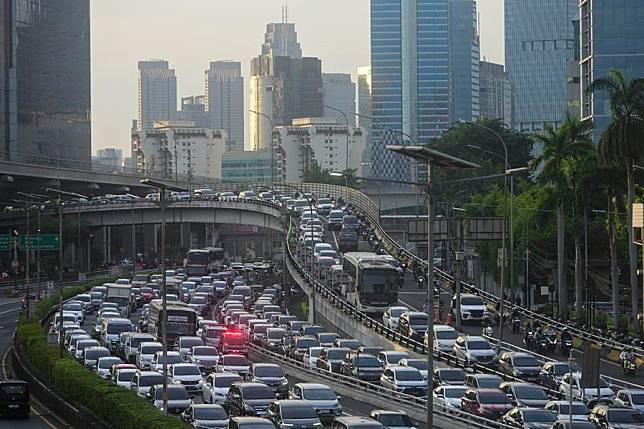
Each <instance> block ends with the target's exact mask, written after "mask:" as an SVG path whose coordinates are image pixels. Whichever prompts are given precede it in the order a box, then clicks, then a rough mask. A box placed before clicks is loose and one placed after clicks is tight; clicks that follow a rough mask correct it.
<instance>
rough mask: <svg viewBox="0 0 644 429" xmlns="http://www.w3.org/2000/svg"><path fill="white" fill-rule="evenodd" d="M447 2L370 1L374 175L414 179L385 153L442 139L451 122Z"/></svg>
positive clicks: (406, 167) (402, 163)
mask: <svg viewBox="0 0 644 429" xmlns="http://www.w3.org/2000/svg"><path fill="white" fill-rule="evenodd" d="M448 3H449V2H448V0H371V73H372V88H371V89H372V94H371V97H372V118H373V124H372V142H371V145H372V147H371V150H370V152H371V154H372V160H371V162H372V174H373V176H375V177H382V178H387V179H394V180H405V179H409V178H410V177H411V175H412V174H411V173H412V172H411V165H410V163H409V161H408V160H407V159H406V158H404V157H402V156H400V155H396V154H393V153H390V152H388V151H387V150H386V149H385V146H386V145H389V144H409V143H410V139H409V138H408V137H404V136H403V135H402V134H401V132H403V133H405V134H408V135H409V136H411V137H412V138H413V140H415V141H416V142H417V143H418V144H424V143H427V142H428V141H429V140H430V139H432V138H435V137H438V136H440V134H441V133H442V131H444V130H445V129H447V127H448V124H449V60H450V59H449V5H448Z"/></svg>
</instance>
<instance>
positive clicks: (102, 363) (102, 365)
mask: <svg viewBox="0 0 644 429" xmlns="http://www.w3.org/2000/svg"><path fill="white" fill-rule="evenodd" d="M119 363H122V361H121V359H119V358H117V357H114V358H108V359H99V361H98V368H99V369H106V368H112V365H117V364H119Z"/></svg>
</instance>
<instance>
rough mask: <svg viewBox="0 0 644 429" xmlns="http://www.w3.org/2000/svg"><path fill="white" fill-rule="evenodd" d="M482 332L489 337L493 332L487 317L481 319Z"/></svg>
mask: <svg viewBox="0 0 644 429" xmlns="http://www.w3.org/2000/svg"><path fill="white" fill-rule="evenodd" d="M483 334H485V335H487V336H488V337H491V336H492V335H493V334H494V329H493V328H492V324H491V322H490V320H489V319H487V318H486V319H483Z"/></svg>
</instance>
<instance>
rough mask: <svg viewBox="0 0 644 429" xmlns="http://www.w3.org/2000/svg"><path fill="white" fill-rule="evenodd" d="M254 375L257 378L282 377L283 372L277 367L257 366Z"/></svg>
mask: <svg viewBox="0 0 644 429" xmlns="http://www.w3.org/2000/svg"><path fill="white" fill-rule="evenodd" d="M255 375H256V376H257V377H274V378H282V377H284V371H282V368H280V367H279V366H258V367H257V368H255Z"/></svg>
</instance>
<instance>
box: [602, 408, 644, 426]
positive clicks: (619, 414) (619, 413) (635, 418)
mask: <svg viewBox="0 0 644 429" xmlns="http://www.w3.org/2000/svg"><path fill="white" fill-rule="evenodd" d="M608 421H609V422H611V423H644V415H642V414H641V413H640V412H639V411H637V410H628V409H624V410H615V409H611V410H610V411H608Z"/></svg>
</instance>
